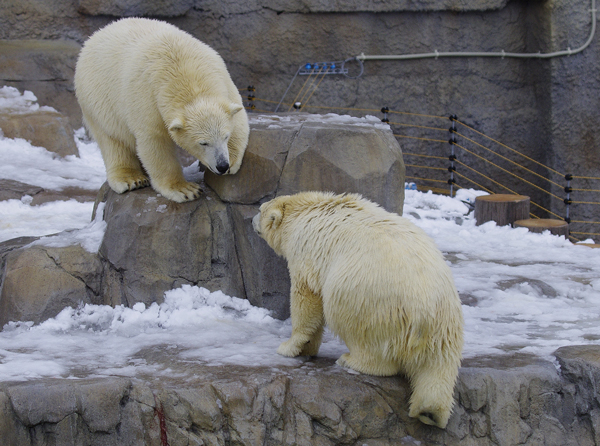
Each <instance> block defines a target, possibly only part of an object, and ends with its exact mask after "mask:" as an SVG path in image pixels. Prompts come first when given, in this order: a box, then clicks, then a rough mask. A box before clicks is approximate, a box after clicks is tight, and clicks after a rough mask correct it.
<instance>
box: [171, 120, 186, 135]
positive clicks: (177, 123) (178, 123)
mask: <svg viewBox="0 0 600 446" xmlns="http://www.w3.org/2000/svg"><path fill="white" fill-rule="evenodd" d="M181 129H183V119H181V118H175V119H173V120H172V121H171V122H170V123H169V131H171V132H175V131H177V130H181Z"/></svg>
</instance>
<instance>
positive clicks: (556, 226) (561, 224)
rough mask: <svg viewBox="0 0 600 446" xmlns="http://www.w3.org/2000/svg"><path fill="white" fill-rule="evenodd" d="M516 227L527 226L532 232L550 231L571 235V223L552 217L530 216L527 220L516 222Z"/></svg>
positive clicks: (556, 233)
mask: <svg viewBox="0 0 600 446" xmlns="http://www.w3.org/2000/svg"><path fill="white" fill-rule="evenodd" d="M514 227H515V228H527V229H529V231H531V232H538V233H542V232H544V231H550V234H554V235H562V236H564V237H565V238H567V237H568V236H569V224H568V223H567V222H566V221H563V220H556V219H552V218H528V219H526V220H517V221H515V222H514Z"/></svg>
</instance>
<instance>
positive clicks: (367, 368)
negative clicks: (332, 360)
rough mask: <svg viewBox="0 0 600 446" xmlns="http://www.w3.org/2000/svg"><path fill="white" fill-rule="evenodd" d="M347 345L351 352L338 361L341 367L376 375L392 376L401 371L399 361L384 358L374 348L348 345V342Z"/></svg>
mask: <svg viewBox="0 0 600 446" xmlns="http://www.w3.org/2000/svg"><path fill="white" fill-rule="evenodd" d="M346 346H347V347H348V350H350V353H344V354H343V355H342V356H340V357H339V359H338V360H337V361H336V363H337V365H339V366H340V367H345V368H349V369H352V370H356V371H357V372H360V373H365V374H367V375H375V376H392V375H397V374H398V373H399V372H400V365H399V364H398V361H395V360H387V359H385V358H382V357H381V355H379V354H377V353H376V352H374V351H373V349H372V348H368V347H366V348H359V347H355V346H353V345H351V344H350V345H348V342H346Z"/></svg>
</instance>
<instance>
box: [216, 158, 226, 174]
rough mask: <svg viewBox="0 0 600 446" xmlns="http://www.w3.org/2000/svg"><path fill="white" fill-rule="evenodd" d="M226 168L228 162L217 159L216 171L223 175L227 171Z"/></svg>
mask: <svg viewBox="0 0 600 446" xmlns="http://www.w3.org/2000/svg"><path fill="white" fill-rule="evenodd" d="M228 170H229V163H228V162H227V161H219V162H218V163H217V171H218V172H219V174H221V175H223V174H224V173H227V171H228Z"/></svg>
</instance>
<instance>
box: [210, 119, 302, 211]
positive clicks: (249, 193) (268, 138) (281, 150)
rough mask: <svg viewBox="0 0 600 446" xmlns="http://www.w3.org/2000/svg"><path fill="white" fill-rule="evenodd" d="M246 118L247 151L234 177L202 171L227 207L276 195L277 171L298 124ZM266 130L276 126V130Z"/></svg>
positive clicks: (283, 163)
mask: <svg viewBox="0 0 600 446" xmlns="http://www.w3.org/2000/svg"><path fill="white" fill-rule="evenodd" d="M249 118H250V136H249V139H248V147H247V148H246V152H245V153H244V160H243V162H242V166H241V167H240V170H239V171H238V173H236V174H235V175H232V176H230V175H224V176H219V175H215V174H213V173H212V172H210V171H206V172H205V174H204V179H205V181H206V184H207V185H208V186H210V187H211V189H213V190H214V191H215V192H216V193H217V194H218V195H219V197H220V198H221V200H223V201H225V202H228V203H239V204H253V203H258V202H259V201H260V200H262V199H263V198H265V197H273V196H274V195H275V192H276V191H277V186H278V183H279V178H280V176H281V171H282V170H283V167H284V165H285V162H286V157H287V153H288V150H289V148H290V146H291V145H292V142H293V141H294V138H295V137H296V135H297V133H298V130H299V128H300V127H301V125H302V124H301V121H299V120H297V119H295V120H294V121H293V122H285V121H284V122H281V119H280V118H279V117H278V116H273V117H267V118H266V119H265V120H258V119H256V118H255V117H253V116H252V115H250V116H249ZM290 119H291V118H290ZM269 126H276V127H275V128H276V130H277V131H274V128H273V127H271V128H269Z"/></svg>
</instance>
